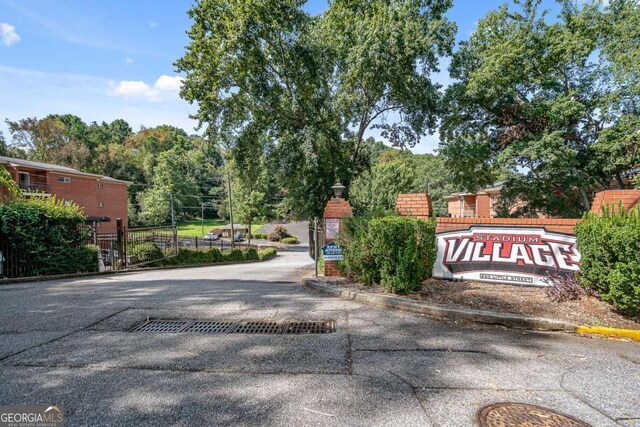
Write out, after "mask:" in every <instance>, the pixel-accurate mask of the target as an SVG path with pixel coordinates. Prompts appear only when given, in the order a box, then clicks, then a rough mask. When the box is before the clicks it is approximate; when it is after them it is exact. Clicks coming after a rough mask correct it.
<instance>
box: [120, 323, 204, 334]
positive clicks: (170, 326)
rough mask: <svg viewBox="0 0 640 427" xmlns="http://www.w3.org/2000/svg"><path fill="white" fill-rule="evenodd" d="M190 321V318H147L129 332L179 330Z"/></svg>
mask: <svg viewBox="0 0 640 427" xmlns="http://www.w3.org/2000/svg"><path fill="white" fill-rule="evenodd" d="M191 323H193V321H191V320H190V321H186V320H149V321H147V322H144V323H143V324H142V325H139V326H137V327H135V328H133V329H132V330H131V332H180V331H182V330H183V329H184V328H185V327H186V326H188V325H189V324H191Z"/></svg>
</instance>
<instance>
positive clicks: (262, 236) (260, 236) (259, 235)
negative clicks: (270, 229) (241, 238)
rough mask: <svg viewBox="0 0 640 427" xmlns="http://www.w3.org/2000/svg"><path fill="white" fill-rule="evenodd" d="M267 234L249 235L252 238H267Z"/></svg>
mask: <svg viewBox="0 0 640 427" xmlns="http://www.w3.org/2000/svg"><path fill="white" fill-rule="evenodd" d="M268 237H269V235H268V234H267V233H255V234H252V235H251V238H253V239H267V238H268Z"/></svg>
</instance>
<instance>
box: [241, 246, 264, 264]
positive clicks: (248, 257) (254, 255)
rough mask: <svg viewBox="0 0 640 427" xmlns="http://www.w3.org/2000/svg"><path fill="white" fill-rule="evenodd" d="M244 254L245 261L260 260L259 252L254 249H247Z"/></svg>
mask: <svg viewBox="0 0 640 427" xmlns="http://www.w3.org/2000/svg"><path fill="white" fill-rule="evenodd" d="M242 254H243V255H244V259H245V261H257V260H259V259H260V258H259V257H258V251H257V250H255V249H253V248H249V249H247V250H246V251H244V252H243V253H242Z"/></svg>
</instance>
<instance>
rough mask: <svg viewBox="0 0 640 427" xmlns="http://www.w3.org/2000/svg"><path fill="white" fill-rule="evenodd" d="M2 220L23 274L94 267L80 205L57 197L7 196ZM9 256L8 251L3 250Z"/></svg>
mask: <svg viewBox="0 0 640 427" xmlns="http://www.w3.org/2000/svg"><path fill="white" fill-rule="evenodd" d="M0 224H1V226H2V233H3V235H4V239H5V241H7V242H8V245H9V248H8V249H9V253H10V254H18V255H19V256H18V257H16V258H15V262H14V264H13V268H15V270H16V271H17V272H19V275H21V276H38V275H43V274H64V273H76V272H86V271H95V270H96V269H97V268H98V267H97V266H98V258H97V255H96V257H95V262H94V260H93V258H91V256H90V251H92V249H87V248H86V247H85V245H84V243H85V242H86V241H87V239H88V237H89V229H88V227H84V215H83V213H82V209H81V208H80V207H79V206H78V205H74V204H71V205H66V204H64V203H63V202H62V201H61V200H58V199H56V198H55V197H34V198H31V199H16V200H5V202H4V203H2V204H0ZM4 256H5V257H6V256H7V254H4Z"/></svg>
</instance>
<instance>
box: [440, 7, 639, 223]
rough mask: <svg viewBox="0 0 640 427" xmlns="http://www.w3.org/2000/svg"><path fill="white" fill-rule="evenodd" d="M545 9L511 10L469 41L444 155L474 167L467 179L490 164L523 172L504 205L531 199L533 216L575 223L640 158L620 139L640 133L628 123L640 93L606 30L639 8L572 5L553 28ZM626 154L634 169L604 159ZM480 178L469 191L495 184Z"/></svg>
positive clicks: (495, 14) (455, 73)
mask: <svg viewBox="0 0 640 427" xmlns="http://www.w3.org/2000/svg"><path fill="white" fill-rule="evenodd" d="M540 3H541V1H540V0H526V1H516V0H514V4H513V6H512V7H509V5H503V6H502V7H500V8H499V9H498V10H496V11H492V12H490V13H489V14H488V15H487V16H486V17H485V18H484V19H482V20H481V21H480V22H479V23H478V27H477V30H476V31H475V32H474V33H473V35H472V36H471V38H470V39H469V40H468V41H464V42H462V43H461V47H460V50H459V51H458V52H457V53H456V54H455V55H454V58H453V60H452V63H451V67H450V72H451V74H452V77H454V78H455V79H456V80H458V81H457V82H456V83H454V84H453V85H452V86H451V87H450V88H449V89H448V90H447V95H446V96H447V101H448V102H447V114H446V115H445V118H444V119H443V122H442V128H441V135H442V138H443V147H442V150H441V151H442V153H443V154H445V155H446V156H447V157H448V158H449V159H450V164H451V165H455V166H456V167H460V166H462V167H466V170H465V171H463V173H460V174H459V176H460V177H469V176H471V175H472V174H473V172H474V171H477V170H481V169H482V168H484V167H486V168H487V169H488V170H489V171H491V170H497V169H498V168H499V167H502V166H506V167H508V168H510V169H512V170H513V171H514V172H518V173H515V174H514V175H513V176H512V177H510V178H509V179H508V180H507V182H506V184H505V188H504V190H503V196H504V200H505V202H507V203H510V202H513V201H516V200H524V201H527V202H528V205H527V208H526V209H527V210H528V211H530V213H534V212H543V213H546V214H550V215H559V216H571V217H573V216H576V215H579V214H580V212H584V211H588V210H589V207H590V200H591V197H592V193H593V190H594V188H595V187H596V186H602V187H605V188H607V187H608V186H609V182H610V180H611V174H612V173H613V172H615V171H616V170H620V168H625V167H629V166H630V164H632V163H633V162H635V161H637V154H634V153H636V152H637V150H634V149H633V148H632V146H633V145H634V141H633V140H630V141H627V143H623V142H621V141H620V140H619V138H618V136H620V135H622V134H623V133H625V132H624V131H622V129H629V128H630V127H631V128H633V127H634V126H637V123H635V122H634V121H633V120H631V121H630V120H629V119H628V118H625V116H626V115H627V114H629V108H630V106H631V105H637V102H638V93H637V92H635V93H634V92H633V91H630V90H628V89H625V90H621V89H623V86H622V84H621V83H620V80H616V79H615V78H614V74H615V73H614V71H615V69H614V65H615V61H614V57H613V56H612V55H610V56H609V57H607V56H606V55H607V52H608V50H609V49H608V48H606V46H607V43H609V44H610V43H611V41H608V40H609V37H610V36H611V34H610V32H608V31H607V28H611V26H612V25H614V24H615V25H619V23H616V22H617V20H616V19H614V17H613V15H612V14H614V13H615V8H617V7H622V6H624V7H625V8H630V10H629V11H628V12H629V13H630V14H636V15H637V14H638V12H639V9H638V8H639V7H640V6H638V4H637V3H634V2H631V1H627V0H616V1H612V2H611V4H610V5H609V6H608V7H605V8H604V9H603V8H602V7H601V5H600V3H599V2H593V3H588V4H584V5H578V4H577V3H576V2H574V1H570V0H564V1H562V2H561V3H562V8H561V12H560V14H559V16H558V17H557V19H556V20H553V21H551V20H549V19H548V16H547V15H548V12H546V11H543V10H541V9H540ZM612 22H613V23H612ZM636 117H637V116H636ZM619 126H621V128H620V131H618V132H612V131H608V130H607V129H615V128H616V127H619ZM468 150H472V151H473V152H475V153H478V156H477V158H476V160H477V161H476V162H473V161H467V162H466V163H465V159H467V160H469V159H468V157H469V156H468ZM621 152H625V153H627V154H628V158H627V159H626V160H625V164H619V163H615V162H613V163H612V162H603V161H602V155H598V153H603V154H604V153H621ZM634 156H635V157H634ZM634 158H635V159H636V160H633V159H634ZM481 162H484V164H482V163H481ZM465 164H466V166H465ZM480 177H481V178H483V179H481V180H480V181H484V182H483V183H479V182H477V181H474V180H469V181H468V182H469V183H470V185H468V186H475V185H482V184H487V183H488V182H487V181H489V180H490V179H491V174H486V176H484V177H483V176H482V175H480ZM461 184H465V182H461ZM468 189H469V190H474V188H468ZM523 213H526V212H523Z"/></svg>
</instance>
